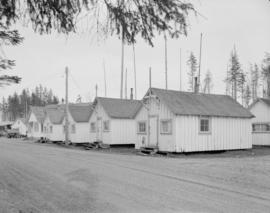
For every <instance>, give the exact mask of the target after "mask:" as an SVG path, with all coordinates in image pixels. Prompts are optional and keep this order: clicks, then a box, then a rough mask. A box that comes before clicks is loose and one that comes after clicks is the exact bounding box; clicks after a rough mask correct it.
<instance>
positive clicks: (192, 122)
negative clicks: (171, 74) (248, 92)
mask: <svg viewBox="0 0 270 213" xmlns="http://www.w3.org/2000/svg"><path fill="white" fill-rule="evenodd" d="M143 103H144V106H143V107H142V108H141V109H140V111H139V112H138V113H137V115H136V118H135V119H136V122H137V142H136V146H135V148H137V149H139V148H141V147H148V146H151V147H155V148H157V149H158V150H160V151H168V152H200V151H214V150H233V149H250V148H251V147H252V137H251V118H252V117H253V115H252V114H251V113H250V112H249V111H248V110H247V109H245V108H243V107H242V106H241V105H240V104H238V103H237V102H236V101H234V100H233V99H232V98H231V97H229V96H226V95H212V94H200V93H191V92H180V91H173V90H164V89H156V88H151V89H149V90H148V91H147V93H146V95H145V96H144V98H143Z"/></svg>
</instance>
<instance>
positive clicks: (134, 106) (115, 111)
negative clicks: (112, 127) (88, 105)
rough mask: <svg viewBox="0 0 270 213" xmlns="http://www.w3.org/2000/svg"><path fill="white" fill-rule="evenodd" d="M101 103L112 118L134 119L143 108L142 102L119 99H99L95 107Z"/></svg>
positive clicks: (96, 100)
mask: <svg viewBox="0 0 270 213" xmlns="http://www.w3.org/2000/svg"><path fill="white" fill-rule="evenodd" d="M97 102H99V103H100V104H101V106H102V107H103V108H104V110H105V111H106V113H107V115H108V116H109V117H111V118H119V119H133V118H134V117H135V115H136V114H137V112H138V111H139V110H140V108H141V107H142V103H141V101H138V100H130V99H118V98H103V97H97V98H96V99H95V102H94V105H95V104H96V103H97Z"/></svg>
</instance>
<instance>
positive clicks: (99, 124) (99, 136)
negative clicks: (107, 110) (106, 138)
mask: <svg viewBox="0 0 270 213" xmlns="http://www.w3.org/2000/svg"><path fill="white" fill-rule="evenodd" d="M97 141H102V119H101V118H100V117H98V118H97Z"/></svg>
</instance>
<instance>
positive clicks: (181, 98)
mask: <svg viewBox="0 0 270 213" xmlns="http://www.w3.org/2000/svg"><path fill="white" fill-rule="evenodd" d="M151 91H152V94H153V95H156V96H157V97H158V98H159V99H160V100H161V101H162V102H163V103H164V104H165V105H166V106H167V107H168V108H169V109H170V110H171V111H172V112H173V113H174V114H176V115H198V116H222V117H237V118H251V117H253V115H252V114H251V113H250V112H249V110H247V109H245V108H244V107H242V106H241V105H240V104H239V103H237V102H236V101H235V100H234V99H232V98H231V97H230V96H227V95H214V94H202V93H192V92H180V91H174V90H165V89H157V88H151ZM148 94H149V90H148V92H147V94H146V96H147V95H148Z"/></svg>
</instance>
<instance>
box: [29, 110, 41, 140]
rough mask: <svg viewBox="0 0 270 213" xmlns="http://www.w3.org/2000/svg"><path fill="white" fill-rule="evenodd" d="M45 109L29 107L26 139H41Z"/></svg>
mask: <svg viewBox="0 0 270 213" xmlns="http://www.w3.org/2000/svg"><path fill="white" fill-rule="evenodd" d="M44 118H45V107H39V106H31V107H30V113H29V117H28V121H27V123H28V135H27V136H28V137H33V138H41V137H44V135H43V122H44Z"/></svg>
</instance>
